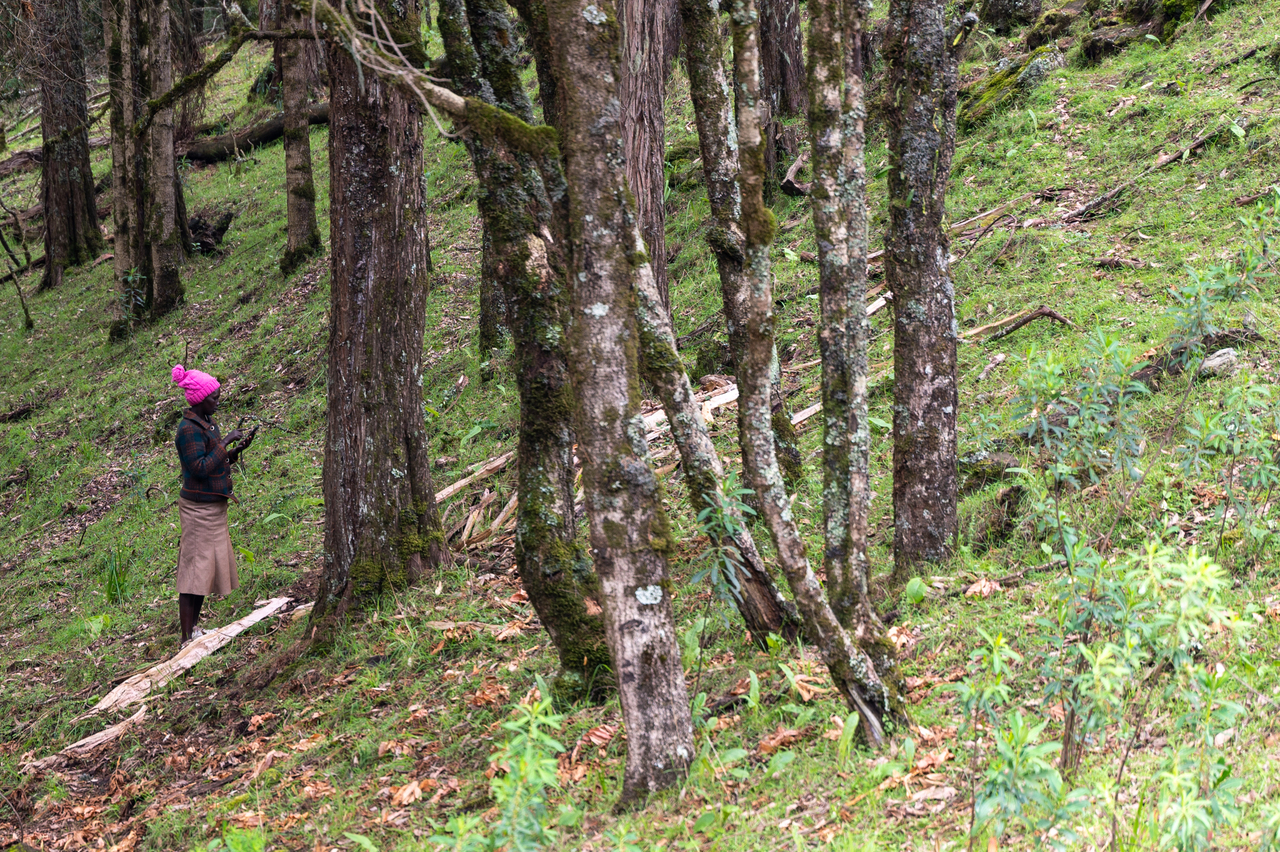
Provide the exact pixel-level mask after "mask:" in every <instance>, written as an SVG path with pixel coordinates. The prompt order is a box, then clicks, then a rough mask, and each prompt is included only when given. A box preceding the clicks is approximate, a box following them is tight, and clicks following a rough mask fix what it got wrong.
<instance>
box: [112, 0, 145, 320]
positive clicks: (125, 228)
mask: <svg viewBox="0 0 1280 852" xmlns="http://www.w3.org/2000/svg"><path fill="white" fill-rule="evenodd" d="M140 2H145V0H106V3H105V4H104V8H103V13H104V14H103V30H104V32H105V36H106V47H107V51H106V52H107V83H108V89H109V98H110V101H109V115H110V122H111V182H112V199H113V201H112V206H111V216H112V224H113V227H114V229H115V242H114V245H113V246H112V252H113V254H114V255H115V278H116V286H117V287H118V288H119V290H120V296H119V298H118V299H116V300H115V301H114V302H113V305H114V309H113V312H112V313H113V317H114V321H113V323H112V327H111V337H112V338H113V339H120V338H122V337H124V336H127V335H128V329H129V324H130V321H131V320H133V319H136V318H138V317H140V316H142V314H143V312H144V310H145V308H146V304H147V299H148V295H149V292H150V281H151V277H152V276H151V252H150V250H149V249H148V248H147V244H146V241H145V233H146V200H147V169H146V159H145V157H144V156H143V139H142V138H141V137H139V136H138V135H136V134H134V133H133V130H132V128H133V125H134V122H135V121H137V120H138V118H139V116H140V114H141V112H142V109H143V105H144V104H145V102H146V98H147V97H148V95H149V92H150V83H149V79H148V77H147V75H146V74H144V73H143V67H142V50H141V44H140V41H141V40H140V38H139V35H140V32H141V9H140V8H139V5H138V4H139V3H140Z"/></svg>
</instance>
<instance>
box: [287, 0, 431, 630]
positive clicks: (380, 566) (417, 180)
mask: <svg viewBox="0 0 1280 852" xmlns="http://www.w3.org/2000/svg"><path fill="white" fill-rule="evenodd" d="M376 6H377V11H378V12H379V13H380V14H381V16H382V18H383V20H384V21H386V22H387V23H388V25H390V26H391V27H392V32H393V33H394V34H401V35H403V34H404V33H417V32H418V27H419V26H420V24H419V14H420V12H419V9H420V6H419V4H418V3H417V2H406V1H405V0H397V2H395V3H394V4H392V3H390V2H378V3H377V4H376ZM327 59H328V66H329V79H330V99H329V104H330V121H329V162H330V164H331V168H330V178H329V187H330V204H331V207H330V210H331V214H330V221H331V223H332V224H331V226H330V227H331V233H332V243H333V252H332V254H333V259H332V266H331V275H332V283H331V284H330V300H329V305H330V307H329V365H328V377H329V381H328V397H329V413H328V424H327V432H326V437H325V458H324V498H325V499H324V512H325V541H324V554H325V555H324V572H323V574H322V575H321V578H320V589H319V592H318V594H317V598H316V605H315V609H314V610H312V613H311V625H312V634H311V635H312V638H313V641H318V642H321V643H328V642H330V641H332V639H333V638H334V637H335V635H336V633H337V630H338V626H339V623H340V620H341V618H342V617H343V615H344V614H345V613H346V612H347V611H348V609H349V608H350V607H352V606H358V605H360V604H362V603H365V602H367V601H369V600H370V599H372V598H374V597H375V596H377V595H378V594H379V593H380V592H382V591H383V590H385V589H390V588H401V587H404V586H407V585H409V584H412V583H414V582H416V581H417V580H418V579H419V578H420V577H422V576H423V575H424V574H426V573H427V572H428V571H431V570H433V569H435V568H436V567H438V566H439V565H440V564H441V563H443V562H446V561H447V560H448V558H449V557H448V549H447V547H446V544H445V540H444V532H443V530H442V529H441V523H440V513H439V511H438V510H437V508H436V502H435V489H434V488H433V486H432V483H431V462H430V457H429V455H428V449H427V431H426V422H425V419H424V411H423V399H422V384H421V383H422V339H423V333H424V331H425V326H426V299H427V282H428V273H429V272H430V269H431V258H430V254H429V251H428V246H427V233H426V207H425V189H424V186H423V161H422V116H421V113H420V112H419V111H418V109H417V108H416V103H415V101H413V99H412V96H411V95H409V94H407V93H405V92H404V91H403V90H401V89H399V88H396V87H395V86H393V85H389V84H387V83H386V82H384V81H383V80H381V79H379V78H378V77H377V76H376V75H374V74H370V73H363V74H362V73H361V72H360V69H358V68H357V67H356V63H355V60H354V59H353V58H352V56H351V54H350V53H349V52H348V50H347V48H346V47H345V46H343V45H341V44H333V43H330V44H329V45H328V55H327Z"/></svg>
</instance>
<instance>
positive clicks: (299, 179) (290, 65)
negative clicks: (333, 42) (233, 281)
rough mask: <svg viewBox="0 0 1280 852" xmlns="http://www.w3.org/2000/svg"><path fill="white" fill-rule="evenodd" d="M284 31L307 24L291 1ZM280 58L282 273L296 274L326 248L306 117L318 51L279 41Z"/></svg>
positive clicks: (293, 40) (312, 44)
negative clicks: (318, 214) (322, 241)
mask: <svg viewBox="0 0 1280 852" xmlns="http://www.w3.org/2000/svg"><path fill="white" fill-rule="evenodd" d="M281 17H282V24H283V27H284V28H285V29H290V30H292V29H302V28H303V27H305V26H307V21H306V19H305V18H304V17H303V15H302V14H301V13H300V12H299V11H298V10H297V9H296V8H295V7H294V5H293V4H292V3H285V4H284V7H283V10H282V12H281ZM275 47H276V54H277V55H278V56H279V59H280V94H281V101H282V105H283V106H284V184H285V212H286V214H287V217H288V236H287V237H286V240H285V250H284V254H283V255H282V256H281V258H280V271H281V272H283V273H284V274H285V275H288V274H289V273H291V272H293V271H294V270H295V269H297V268H298V266H300V265H301V264H302V263H303V262H304V261H306V260H307V259H308V258H310V257H313V256H315V255H317V254H319V253H320V252H321V251H322V250H323V246H322V245H321V244H320V228H319V227H318V226H317V225H316V185H315V182H314V180H313V179H312V173H311V122H310V119H309V117H308V115H307V100H308V94H309V80H310V76H311V67H312V65H313V64H314V63H313V62H310V61H308V51H316V50H318V46H317V45H316V43H315V42H313V41H310V40H307V39H297V38H289V39H280V40H278V41H277V42H276V45H275Z"/></svg>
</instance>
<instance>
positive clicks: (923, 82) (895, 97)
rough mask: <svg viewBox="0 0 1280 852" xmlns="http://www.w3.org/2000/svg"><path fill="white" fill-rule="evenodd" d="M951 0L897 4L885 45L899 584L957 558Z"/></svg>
mask: <svg viewBox="0 0 1280 852" xmlns="http://www.w3.org/2000/svg"><path fill="white" fill-rule="evenodd" d="M946 5H947V4H946V3H945V2H944V0H890V3H889V19H888V23H887V25H886V32H887V33H888V35H887V37H886V43H885V51H884V54H885V67H886V79H885V97H886V109H885V131H886V135H887V137H888V143H889V155H890V162H891V165H892V168H890V169H889V231H888V234H887V235H886V237H885V263H884V267H885V283H886V284H887V286H888V288H889V290H890V292H892V293H893V321H894V326H893V373H894V386H893V517H894V530H893V555H894V566H893V581H894V582H895V583H896V584H902V583H905V582H906V581H907V580H908V579H910V578H911V577H912V576H913V575H915V574H916V573H918V572H919V570H920V568H921V567H922V566H923V565H925V564H928V563H931V562H938V561H941V560H944V559H946V558H948V557H949V556H950V554H951V551H952V547H953V546H954V543H955V537H956V534H957V531H958V528H959V527H958V520H957V515H956V503H957V499H958V490H957V485H958V480H957V472H956V407H957V403H958V396H957V389H956V388H957V384H956V380H957V376H956V341H957V332H956V313H955V290H954V287H953V284H952V281H951V270H950V267H949V265H948V263H947V250H948V239H947V232H946V230H945V229H944V227H943V219H944V217H945V214H946V188H947V180H948V178H949V177H950V175H951V158H952V155H953V154H954V152H955V128H956V96H957V91H956V83H957V64H958V51H959V47H960V45H962V44H963V41H964V37H965V35H967V33H968V31H969V29H971V28H972V26H973V24H974V23H976V18H974V17H973V16H972V14H971V13H970V15H968V16H966V19H965V21H964V22H962V23H961V24H960V25H957V26H956V27H952V28H949V27H948V26H947V24H946V17H945V16H946Z"/></svg>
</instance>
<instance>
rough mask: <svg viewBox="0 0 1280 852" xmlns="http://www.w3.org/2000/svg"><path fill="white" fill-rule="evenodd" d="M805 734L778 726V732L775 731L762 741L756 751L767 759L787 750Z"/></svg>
mask: <svg viewBox="0 0 1280 852" xmlns="http://www.w3.org/2000/svg"><path fill="white" fill-rule="evenodd" d="M802 736H804V734H803V733H802V732H801V731H797V730H796V729H795V728H783V727H782V726H781V725H779V726H778V730H776V731H774V732H773V733H772V734H769V735H767V736H765V737H763V738H761V740H760V745H759V746H757V747H756V751H758V752H759V753H760V754H762V755H765V756H766V757H767V756H769V755H771V754H773V753H774V752H776V751H778V750H779V749H783V748H786V747H787V746H789V745H791V744H792V743H794V742H797V741H798V740H799V739H800V738H801V737H802Z"/></svg>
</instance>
